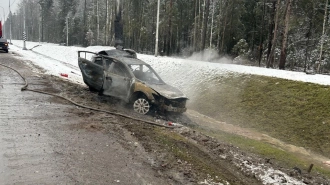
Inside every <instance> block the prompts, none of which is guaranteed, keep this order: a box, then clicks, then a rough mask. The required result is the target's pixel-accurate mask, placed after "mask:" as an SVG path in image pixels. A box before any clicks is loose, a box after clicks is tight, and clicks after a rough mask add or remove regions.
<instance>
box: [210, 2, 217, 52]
mask: <svg viewBox="0 0 330 185" xmlns="http://www.w3.org/2000/svg"><path fill="white" fill-rule="evenodd" d="M215 4H216V2H214V0H212V21H211V31H210V48H211V47H212V40H213V23H214V7H215Z"/></svg>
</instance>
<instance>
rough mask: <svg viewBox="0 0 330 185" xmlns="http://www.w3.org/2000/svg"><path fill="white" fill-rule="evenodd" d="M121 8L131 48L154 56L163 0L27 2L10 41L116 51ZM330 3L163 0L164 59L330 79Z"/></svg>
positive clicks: (11, 22)
mask: <svg viewBox="0 0 330 185" xmlns="http://www.w3.org/2000/svg"><path fill="white" fill-rule="evenodd" d="M118 2H120V3H122V22H123V29H124V31H123V37H124V38H123V40H124V47H125V48H131V49H134V50H136V51H137V52H139V53H146V54H154V53H155V44H156V28H157V10H158V8H157V7H158V0H22V1H21V2H20V4H19V8H18V10H17V11H16V12H10V13H9V14H10V15H9V16H8V18H7V20H6V21H5V24H4V28H5V36H6V37H7V38H9V37H10V38H11V39H14V40H15V39H23V32H24V30H25V33H26V40H28V41H36V42H38V41H39V42H51V43H58V44H63V45H64V44H65V45H66V44H68V45H69V46H72V45H80V46H84V47H85V46H93V45H103V46H113V45H114V21H115V11H116V3H118ZM328 3H329V2H328V0H159V7H160V8H159V42H158V51H157V52H158V53H159V54H160V55H164V56H180V57H189V56H191V55H192V54H193V53H198V52H204V51H206V50H210V51H215V52H216V53H217V54H218V56H219V57H229V58H232V59H234V60H233V61H237V63H241V64H245V65H254V66H264V67H269V68H275V69H287V70H295V71H304V72H312V73H322V74H328V73H330V59H329V55H330V44H329V42H328V40H329V31H330V30H329V28H330V24H329V23H330V20H329V11H328V10H329V9H328V8H329V6H328ZM24 25H25V26H24ZM10 27H11V36H10V35H9V33H10Z"/></svg>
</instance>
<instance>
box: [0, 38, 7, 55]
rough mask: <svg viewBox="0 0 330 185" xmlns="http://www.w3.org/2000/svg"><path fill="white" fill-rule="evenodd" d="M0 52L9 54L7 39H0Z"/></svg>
mask: <svg viewBox="0 0 330 185" xmlns="http://www.w3.org/2000/svg"><path fill="white" fill-rule="evenodd" d="M0 50H3V51H5V52H6V53H8V42H7V39H4V38H0Z"/></svg>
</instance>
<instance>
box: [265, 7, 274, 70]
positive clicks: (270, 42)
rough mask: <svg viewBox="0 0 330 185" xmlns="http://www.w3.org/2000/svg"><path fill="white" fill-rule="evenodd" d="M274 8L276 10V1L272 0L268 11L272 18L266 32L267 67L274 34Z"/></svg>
mask: <svg viewBox="0 0 330 185" xmlns="http://www.w3.org/2000/svg"><path fill="white" fill-rule="evenodd" d="M275 10H276V2H275V1H274V2H273V9H272V11H271V13H270V17H271V18H272V19H271V21H270V23H269V33H268V48H267V67H269V56H270V52H271V50H272V40H273V35H274V33H273V32H274V25H275Z"/></svg>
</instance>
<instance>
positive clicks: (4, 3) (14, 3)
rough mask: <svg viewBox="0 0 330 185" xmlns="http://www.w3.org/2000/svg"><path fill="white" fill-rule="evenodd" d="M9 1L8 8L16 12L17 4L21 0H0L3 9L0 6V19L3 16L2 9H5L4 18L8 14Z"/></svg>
mask: <svg viewBox="0 0 330 185" xmlns="http://www.w3.org/2000/svg"><path fill="white" fill-rule="evenodd" d="M9 1H10V9H11V11H12V12H13V13H14V12H16V10H17V8H18V7H17V6H18V4H19V3H20V2H21V0H0V6H1V7H3V9H2V8H1V7H0V20H2V19H3V17H4V12H3V10H4V11H5V19H6V17H7V16H8V14H9Z"/></svg>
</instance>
